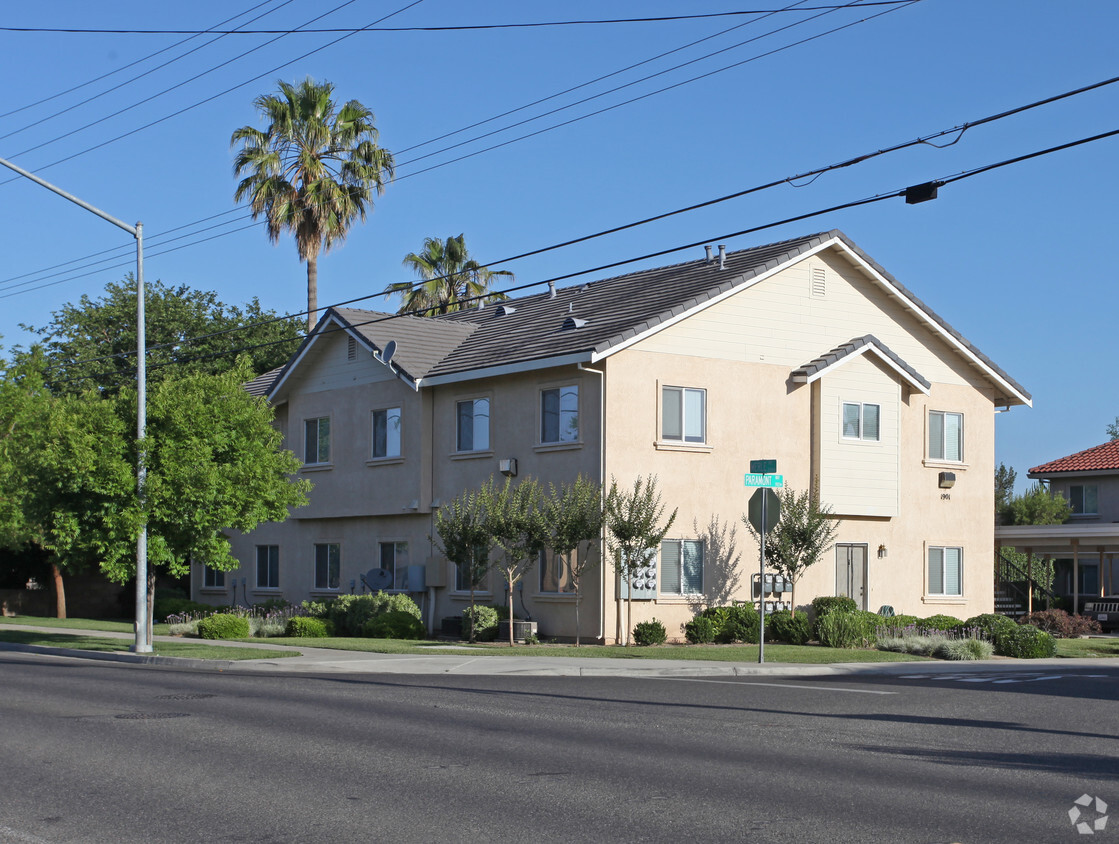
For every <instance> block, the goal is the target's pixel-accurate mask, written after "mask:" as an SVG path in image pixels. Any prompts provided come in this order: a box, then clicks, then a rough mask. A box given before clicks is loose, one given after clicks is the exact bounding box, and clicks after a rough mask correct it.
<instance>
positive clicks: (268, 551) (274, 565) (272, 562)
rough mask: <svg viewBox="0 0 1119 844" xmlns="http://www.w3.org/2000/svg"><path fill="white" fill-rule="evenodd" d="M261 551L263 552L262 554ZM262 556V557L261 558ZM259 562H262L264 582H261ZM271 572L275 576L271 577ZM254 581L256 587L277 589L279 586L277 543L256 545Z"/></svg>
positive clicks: (278, 552)
mask: <svg viewBox="0 0 1119 844" xmlns="http://www.w3.org/2000/svg"><path fill="white" fill-rule="evenodd" d="M261 552H264V553H263V555H262V554H261ZM262 557H263V559H262ZM261 563H263V564H264V569H263V573H264V581H265V582H264V583H261V582H260V581H261V577H260V575H261V573H262V569H261ZM273 574H274V575H275V577H274V578H273ZM254 582H255V583H256V588H257V589H279V588H280V546H279V545H257V546H256V580H255V581H254Z"/></svg>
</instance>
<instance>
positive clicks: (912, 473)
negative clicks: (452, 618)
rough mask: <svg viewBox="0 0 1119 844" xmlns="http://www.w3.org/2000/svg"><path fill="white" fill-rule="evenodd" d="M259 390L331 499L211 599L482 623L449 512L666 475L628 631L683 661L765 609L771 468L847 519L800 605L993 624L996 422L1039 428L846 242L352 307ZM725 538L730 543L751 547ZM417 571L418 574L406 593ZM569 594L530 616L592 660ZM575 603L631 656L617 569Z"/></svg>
mask: <svg viewBox="0 0 1119 844" xmlns="http://www.w3.org/2000/svg"><path fill="white" fill-rule="evenodd" d="M250 389H251V390H252V391H254V392H256V393H258V394H261V395H265V396H267V398H268V400H269V401H270V402H272V403H273V405H274V406H275V408H276V424H277V425H278V426H279V427H280V429H281V430H282V431H283V433H284V435H285V438H286V442H287V444H288V447H290V448H292V449H293V450H294V451H295V452H296V454H297V455H299V456H300V457H302V458H303V461H304V466H303V469H302V470H301V472H302V474H303V475H304V476H305V477H307V478H310V479H311V480H312V481H314V484H315V488H314V491H313V492H312V494H311V503H310V504H309V505H308V506H306V507H304V508H301V509H299V510H297V511H295V512H293V513H292V515H291V518H289V519H288V520H287V521H285V522H283V523H280V524H268V525H262V526H261V527H260V528H259V529H257V530H256V531H254V532H253V533H252V534H250V535H241V536H234V537H233V547H234V552H235V555H236V556H237V558H238V559H239V560H240V561H241V564H242V565H241V568H240V570H238V571H235V572H232V573H229V574H224V575H223V574H222V573H219V572H210V571H205V572H204V571H202V570H199V571H198V572H196V577H195V578H194V583H195V587H194V593H195V597H196V598H197V599H199V600H205V601H210V602H213V603H224V602H228V601H229V600H230V599H231V597H232V593H233V592H235V593H236V599H237V600H238V601H246V600H247V601H249V602H256V601H260V600H263V599H264V598H266V597H269V596H279V595H283V596H284V597H285V598H288V599H289V600H300V599H305V598H308V597H318V596H328V595H335V594H339V593H348V592H349V591H351V590H356V591H361V589H362V583H361V579H360V574H361V573H363V572H367V571H368V570H370V569H374V568H383V569H385V570H386V571H388V572H389V573H390V574H389V575H386V576H385V578H386V581H387V580H388V578H389V577H391V580H392V583H393V585H394V587H397V588H402V589H409V590H412V591H413V592H415V594H416V598H417V600H422V601H423V604H424V609H425V613H426V614H427V617H428V618H429V620H430V621H431V622H432V623H433V624H437V623H438V620H439V619H440V618H442V617H444V616H449V615H454V614H457V613H458V612H460V611H461V609H462V608H463V606H465V604H466V602H467V601H468V594H467V593H466V592H465V590H464V589H463V588H462V587H463V586H464V584H463V582H462V579H461V577H459V576H458V574H457V573H456V572H455V571H453V570H452V569H451V567H450V565H449V564H448V563H447V561H446V560H444V559H442V558H441V557H440V556H439V555H438V553H437V550H436V546H435V544H434V543H433V541H432V540H431V537H432V535H433V534H434V514H435V512H436V510H437V508H438V507H439V506H441V505H442V503H443V502H446V501H448V500H450V499H452V498H454V497H456V496H458V495H460V494H461V493H462V492H463V491H464V490H466V489H469V488H473V487H477V486H478V485H480V484H481V483H483V482H484V481H485V480H486V479H488V478H489V477H490V476H491V475H497V476H498V477H500V475H501V474H502V473H505V474H509V475H515V476H516V477H521V478H523V477H525V476H530V475H531V476H533V477H536V478H539V479H541V480H543V481H544V482H548V481H553V482H562V481H569V480H572V479H574V478H575V477H576V475H578V474H580V473H581V474H583V475H584V476H587V477H590V478H592V479H594V480H596V481H601V482H603V483H606V484H608V483H609V482H610V481H611V479H617V481H618V482H619V484H622V485H628V484H631V483H632V482H633V480H634V479H635V478H636V477H637V476H639V475H640V476H648V475H656V476H657V478H658V483H659V488H660V491H661V493H662V496H663V500H664V502H665V503H666V504H667V506H668V508H669V509H670V510H671V509H672V508H677V509H678V517H677V519H676V522H675V524H674V525H673V527H672V530H671V532H670V534H669V536H668V537H667V538H666V539H665V542H664V543H662V545H661V547H660V548H658V549H652V550H654V551H655V552H656V553H655V554H654V555H653V557H652V558H651V560H650V564H651V567H650V569H649V571H648V572H647V573H646V574H647V576H646V577H645V578H644V580H645V582H644V584H643V587H642V589H641V590H639V591H635V598H639V599H640V600H635V603H634V618H633V620H634V622H636V621H641V620H643V619H647V618H650V617H656V618H658V619H660V620H661V621H662V622H664V623H665V625H666V627H667V628H668V629H669V632H670V635H677V636H679V635H680V631H681V625H682V624H683V622H685V621H687V620H688V619H690V618H691V617H692V616H693V614H694V613H695V611H696V610H697V609H699V608H701V607H703V606H706V605H707V604H709V603H713V602H714V603H719V602H729V600H730V599H733V598H739V599H749V598H750V597H751V582H750V575H751V573H753V572H756V571H757V567H758V549H757V546H756V544H755V543H754V541H753V540H752V539H751V538H750V536H749V534H748V532H747V531H746V529H745V528H744V526H743V525H742V524H741V516H742V514H743V513H744V512H745V511H746V509H747V501H748V497H749V494H750V493H751V492H752V490H750V489H748V488H746V487H745V486H744V475H745V473H746V472H748V471H749V464H750V461H751V460H752V459H776V460H777V464H778V472H780V473H781V474H783V475H784V477H785V481H786V484H787V485H789V486H792V487H794V488H797V489H806V488H808V487H809V485H810V484H812V483H813V482H814V481H818V483H819V487H820V492H821V498H822V500H823V502H824V503H826V504H827V505H829V506H830V507H831V508H832V509H833V511H834V513H835V515H836V516H837V517H838V518H840V519H841V523H840V525H839V533H838V538H837V543H836V545H835V547H834V548H833V549H832V550H831V551H829V553H828V555H827V558H826V559H824V560H823V561H821V562H820V563H818V564H817V565H816V566H814V567H813V568H812V569H810V570H809V571H808V573H807V574H806V575H805V576H804V577H803V579H802V580H801V582H800V584H799V585H798V591H797V602H798V604H803V603H806V602H808V601H809V600H811V598H812V597H814V596H816V595H835V594H848V595H851V596H852V597H854V598H855V599H856V601H858V602H859V604H860V605H861V606H863V607H865V608H869V609H878V608H879V607H880V606H882V605H884V604H888V605H891V606H893V607H894V608H895V610H896V611H898V612H906V613H914V614H917V615H929V614H932V613H936V612H945V613H950V614H954V615H957V616H959V617H966V616H969V615H973V614H976V613H979V612H988V611H990V610H991V608H992V603H993V585H992V577H991V561H992V553H993V547H994V541H993V533H992V531H993V526H992V522H991V517H990V514H991V512H992V510H993V483H992V476H993V472H994V415H995V412H996V410H1000V409H1005V408H1007V407H1010V406H1014V405H1028V404H1029V403H1030V396H1029V394H1028V393H1027V392H1026V391H1025V390H1024V389H1023V388H1022V387H1021V386H1020V385H1019V384H1018V383H1017V382H1015V381H1014V380H1013V379H1012V378H1010V376H1008V375H1007V374H1006V373H1005V372H1003V371H1002V370H1001V369H1000V368H999V367H998V366H996V365H995V364H994V363H993V362H992V361H991V360H989V359H988V358H987V357H985V356H984V355H983V354H981V353H980V352H979V351H978V350H977V349H976V348H975V347H974V346H973V345H971V344H970V343H969V342H968V341H967V340H965V339H964V338H963V337H962V336H961V335H960V334H959V333H958V332H956V331H955V330H954V329H953V328H952V327H951V326H950V325H949V324H948V323H947V322H945V321H944V320H943V319H942V318H941V317H939V316H937V315H936V314H935V313H933V312H932V311H931V310H930V309H929V308H928V307H927V306H926V305H925V304H924V303H922V302H921V301H920V300H919V299H918V298H917V297H916V296H914V295H913V294H912V293H911V292H910V291H909V290H907V289H906V288H905V287H904V286H903V285H902V284H901V283H900V282H899V281H898V280H897V279H895V278H894V277H893V276H891V275H890V274H889V273H887V272H886V271H885V270H884V269H883V268H882V267H880V266H879V265H878V264H877V263H875V262H874V261H873V260H872V259H871V258H870V257H869V256H868V255H866V254H865V253H864V252H862V251H861V250H860V249H859V248H858V247H857V246H855V244H854V243H852V242H851V241H850V240H849V239H848V238H847V237H846V236H845V235H843V234H842V233H841V232H838V231H831V232H825V233H821V234H815V235H811V236H808V237H803V238H798V239H795V240H790V241H785V242H781V243H776V244H772V245H768V246H761V247H757V248H753V249H747V250H743V251H739V252H732V253H728V254H725V255H720V256H710V257H707V258H701V259H699V260H694V261H689V262H685V263H682V264H677V265H673V266H668V267H661V268H657V269H650V270H642V271H640V272H635V273H630V274H627V275H623V276H618V277H615V278H608V279H602V280H596V281H593V282H588V283H585V284H582V285H577V286H572V287H566V288H562V289H555V288H552V289H550V290H549V291H548V292H543V293H539V294H536V295H532V296H526V297H523V298H520V299H515V300H510V301H507V302H505V303H503V304H502V305H500V306H496V307H495V306H488V307H485V308H480V309H473V310H469V311H464V312H458V313H455V314H451V315H446V316H443V317H438V318H419V317H394V316H390V315H387V314H380V313H376V312H372V311H362V310H356V309H346V308H334V309H331V310H329V311H327V313H326V314H325V315H324V316H323V318H322V319H321V320H320V322H319V324H318V326H316V328H315V329H314V331H312V332H311V334H310V335H309V336H308V337H307V339H306V341H305V342H304V343H303V345H302V347H301V348H300V350H299V351H298V352H297V353H296V354H295V355H294V356H293V358H292V359H291V361H290V362H289V363H288V364H287V365H286V366H285V367H283V368H282V369H281V370H278V371H274V372H271V373H268V374H266V375H265V376H262V377H261V378H259V379H257V380H256V381H255V382H253V384H251V385H250ZM713 522H714V523H716V525H717V526H718V527H725V526H728V525H729V526H736V527H737V537H736V540H735V542H734V543H733V548H730V547H728V546H729V544H730V543H728V542H727V541H726V536H725V535H724V536H723V541H719V533H720V531H719V530H718V529H713ZM410 566H413V567H414V566H423V567H424V569H423V571H422V573H421V572H420V571H419V570H417V569H415V568H412V569H411V581H409V580H408V573H409V571H410V570H409V567H410ZM421 577H422V580H423V583H422V591H421V589H419V588H417V587H419V586H420V579H421ZM588 581H589V582H588ZM502 589H503V587H502V585H501V583H500V581H499V579H498V578H496V577H495V578H493V579H492V580H491V581H490V582H489V583H488V584H487V594H485V595H483V597H482V600H494V601H496V602H503V601H504V598H505V596H504V593H503V591H502ZM570 590H571V586H570V579H569V578H568V577H567V576H566V573H565V570H564V562H563V561H562V560H554V559H551V558H547V559H544V560H542V561H541V562H540V564H539V566H538V570H537V571H535V572H533V573H532V574H530V576H529V577H528V578H527V582H526V583H525V585H524V587H523V589H522V590H521V594H520V595H519V596H518V597H517V599H516V605H517V610H518V611H521V609H522V607H523V609H524V611H526V612H527V613H528V614H529V615H531V617H532V618H534V619H536V620H537V621H538V622H539V628H540V631H541V633H542V634H543V635H549V636H561V637H570V636H573V635H574V633H575V630H574V623H575V622H574V613H573V606H572V602H573V601H574V595H573V594H572V592H571V591H570ZM582 594H583V598H582V603H581V610H580V616H581V630H580V634H581V635H582V636H583V637H584V638H596V639H599V640H603V641H612V640H613V639H614V637H615V631H616V629H617V626H616V622H617V613H618V610H619V604H618V598H619V596H620V594H621V587H620V584H619V583H618V578H617V576H616V574H615V572H614V570H613V568H612V567H611V566H610V565H609V563H607V564H606V565H600V566H599V567H598V569H597V570H596V571H595V573H594V574H593V576H592V577H589V578H585V579H584V583H583V588H582ZM786 597H787V596H786Z"/></svg>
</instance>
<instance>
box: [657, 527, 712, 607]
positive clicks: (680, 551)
mask: <svg viewBox="0 0 1119 844" xmlns="http://www.w3.org/2000/svg"><path fill="white" fill-rule="evenodd" d="M660 581H661V594H662V595H698V594H699V593H701V592H702V591H703V542H701V541H700V540H698V539H669V540H666V541H664V542H662V543H661V573H660Z"/></svg>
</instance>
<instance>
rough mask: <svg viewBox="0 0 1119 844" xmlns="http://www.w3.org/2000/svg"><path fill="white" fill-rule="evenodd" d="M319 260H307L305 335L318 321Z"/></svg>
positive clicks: (313, 258) (314, 258) (312, 258)
mask: <svg viewBox="0 0 1119 844" xmlns="http://www.w3.org/2000/svg"><path fill="white" fill-rule="evenodd" d="M318 310H319V259H318V258H317V257H311V258H308V259H307V333H308V334H310V333H311V329H312V328H314V327H315V323H316V322H318V321H319V315H318Z"/></svg>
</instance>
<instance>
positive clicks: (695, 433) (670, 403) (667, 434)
mask: <svg viewBox="0 0 1119 844" xmlns="http://www.w3.org/2000/svg"><path fill="white" fill-rule="evenodd" d="M661 439H663V440H668V441H670V442H685V443H705V442H707V391H706V390H700V389H695V388H692V387H662V388H661Z"/></svg>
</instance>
